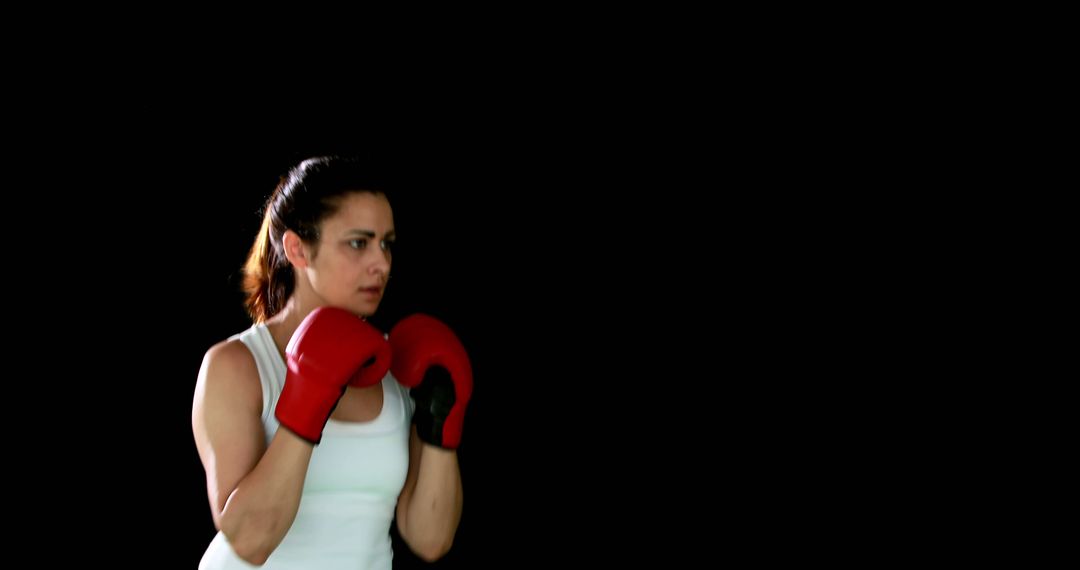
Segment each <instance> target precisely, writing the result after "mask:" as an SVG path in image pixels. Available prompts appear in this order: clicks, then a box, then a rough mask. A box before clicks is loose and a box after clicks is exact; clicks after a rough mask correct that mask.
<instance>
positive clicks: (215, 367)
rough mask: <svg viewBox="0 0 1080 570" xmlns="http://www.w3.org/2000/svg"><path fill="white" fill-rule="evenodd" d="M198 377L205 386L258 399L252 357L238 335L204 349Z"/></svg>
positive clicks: (256, 377) (256, 379)
mask: <svg viewBox="0 0 1080 570" xmlns="http://www.w3.org/2000/svg"><path fill="white" fill-rule="evenodd" d="M199 376H200V379H201V380H202V381H203V382H204V383H205V384H206V385H207V388H208V389H212V390H215V391H219V390H223V391H227V392H230V393H233V394H236V395H242V394H243V393H250V395H252V396H257V397H258V398H259V400H260V401H261V395H260V394H261V390H262V388H261V386H260V384H259V368H258V365H256V363H255V356H254V355H253V354H251V350H249V349H248V347H247V345H245V344H244V343H243V341H241V340H240V339H239V338H236V337H230V338H228V339H225V340H223V341H221V342H219V343H217V344H215V345H214V346H211V347H210V348H209V349H207V351H206V354H205V355H204V356H203V362H202V373H201V374H199Z"/></svg>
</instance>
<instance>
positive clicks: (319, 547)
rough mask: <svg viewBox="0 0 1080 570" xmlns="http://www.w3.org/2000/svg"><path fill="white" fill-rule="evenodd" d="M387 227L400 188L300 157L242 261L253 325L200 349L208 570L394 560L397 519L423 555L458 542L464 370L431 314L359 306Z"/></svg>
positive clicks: (374, 279)
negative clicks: (392, 197)
mask: <svg viewBox="0 0 1080 570" xmlns="http://www.w3.org/2000/svg"><path fill="white" fill-rule="evenodd" d="M393 241H394V219H393V212H392V210H391V207H390V202H389V201H388V199H387V196H386V194H385V193H384V192H383V191H382V190H380V189H379V188H377V187H373V186H371V185H370V184H368V183H367V182H365V179H364V175H363V172H362V171H361V168H360V166H359V165H358V164H357V163H355V162H351V161H346V160H342V159H337V158H327V157H320V158H312V159H308V160H305V161H303V162H301V163H300V164H299V165H297V166H296V167H295V168H293V169H292V170H291V171H290V172H289V173H288V175H287V176H285V177H284V178H283V179H282V180H281V182H280V183H279V184H278V187H277V189H276V190H275V191H274V193H273V195H272V196H271V197H270V199H269V200H268V202H267V204H266V211H265V215H264V218H263V224H262V227H261V229H260V230H259V234H258V235H257V237H256V240H255V243H254V245H253V247H252V249H251V252H250V255H249V257H248V260H247V263H246V265H245V269H244V273H245V281H244V286H245V291H246V293H247V301H246V304H247V308H248V311H249V313H250V314H251V316H252V318H253V320H254V325H253V326H252V327H251V328H250V329H248V330H246V331H244V332H242V333H239V334H237V335H234V336H232V337H230V338H229V339H227V340H225V341H223V342H221V343H218V344H216V345H215V346H213V347H211V348H210V349H209V350H208V351H207V352H206V355H205V357H204V359H203V363H202V367H201V369H200V371H199V379H198V384H197V387H196V391H195V398H194V404H193V410H192V428H193V432H194V436H195V442H196V446H197V448H198V451H199V456H200V458H201V460H202V463H203V467H204V468H205V470H206V478H207V492H208V495H209V500H210V508H211V512H212V515H213V519H214V524H215V526H216V528H217V529H218V531H219V532H218V533H217V535H216V536H215V538H214V539H213V541H212V542H211V544H210V546H209V547H208V548H207V550H206V553H205V554H204V556H203V559H202V562H201V564H200V568H203V569H207V570H210V569H230V568H250V567H251V565H263V567H264V568H268V569H284V568H321V569H333V568H352V569H358V568H380V569H389V568H391V560H392V557H393V553H392V552H391V543H390V536H389V528H390V524H391V522H392V521H393V520H394V518H395V517H396V520H397V525H398V530H399V533H400V534H401V537H402V539H403V540H404V541H405V543H406V544H408V546H409V547H410V549H412V550H413V551H414V552H415V553H416V554H417V555H418V556H419V557H421V558H423V559H425V560H428V561H433V560H436V559H438V558H439V557H441V556H442V555H443V554H445V553H446V552H447V550H448V549H449V548H450V545H451V543H452V541H453V538H454V534H455V532H456V530H457V526H458V522H459V521H460V518H461V508H462V489H461V479H460V471H459V468H458V460H457V452H456V448H457V445H458V443H459V441H460V435H461V424H462V421H463V413H464V408H465V404H466V403H467V401H468V397H469V394H470V392H471V385H472V378H471V369H470V368H469V362H468V357H467V355H466V354H465V352H464V349H463V348H462V347H461V344H460V342H458V340H457V338H456V337H455V336H454V335H453V333H452V332H450V330H449V329H448V328H446V326H445V325H443V324H442V323H440V322H438V321H436V320H435V319H432V318H430V317H426V316H423V315H416V316H413V317H408V318H406V319H404V320H403V321H402V322H401V323H399V324H398V325H396V326H395V327H394V329H393V330H391V332H390V335H389V340H387V339H386V338H385V335H382V334H381V333H379V332H378V331H375V330H374V328H372V327H371V326H370V325H369V324H367V323H366V322H365V321H364V320H363V318H364V317H367V316H370V315H371V314H373V313H374V312H375V310H376V309H377V308H378V306H379V302H380V301H381V299H382V296H383V293H384V292H385V289H386V285H387V281H388V279H389V276H390V266H391V247H392V244H393ZM387 368H389V369H390V372H391V373H390V374H386V370H387ZM409 387H412V388H413V389H412V390H411V395H410V391H409V390H407V388H409ZM414 423H415V425H413V424H414ZM282 427H284V428H286V429H281V428H282ZM418 428H419V429H418Z"/></svg>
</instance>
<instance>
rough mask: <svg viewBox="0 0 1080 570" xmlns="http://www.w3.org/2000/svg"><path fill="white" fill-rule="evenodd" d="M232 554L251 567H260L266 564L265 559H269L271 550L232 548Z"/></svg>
mask: <svg viewBox="0 0 1080 570" xmlns="http://www.w3.org/2000/svg"><path fill="white" fill-rule="evenodd" d="M233 552H235V553H236V555H237V556H239V557H240V559H241V560H243V561H244V562H247V563H248V564H251V565H252V566H262V565H263V564H266V561H267V559H269V558H270V554H271V552H273V551H271V550H266V549H265V548H237V547H235V546H234V547H233Z"/></svg>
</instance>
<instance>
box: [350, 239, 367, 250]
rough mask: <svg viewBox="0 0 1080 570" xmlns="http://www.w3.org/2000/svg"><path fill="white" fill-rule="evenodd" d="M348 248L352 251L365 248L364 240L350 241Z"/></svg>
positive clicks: (365, 242)
mask: <svg viewBox="0 0 1080 570" xmlns="http://www.w3.org/2000/svg"><path fill="white" fill-rule="evenodd" d="M349 247H351V248H353V249H364V248H366V247H367V240H366V239H351V240H349Z"/></svg>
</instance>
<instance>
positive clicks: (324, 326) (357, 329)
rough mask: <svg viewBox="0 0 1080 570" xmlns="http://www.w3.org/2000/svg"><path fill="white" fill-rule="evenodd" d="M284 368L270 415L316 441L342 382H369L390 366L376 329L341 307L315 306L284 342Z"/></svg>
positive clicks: (385, 346)
mask: <svg viewBox="0 0 1080 570" xmlns="http://www.w3.org/2000/svg"><path fill="white" fill-rule="evenodd" d="M285 356H286V361H287V364H288V371H287V372H286V373H285V387H284V388H283V389H282V391H281V396H280V397H279V398H278V403H277V407H276V408H275V409H274V416H275V417H276V418H277V420H278V422H279V423H281V425H283V426H285V427H287V428H289V430H291V431H292V432H293V433H295V434H296V435H298V436H300V437H302V438H304V439H306V440H307V441H309V442H311V443H313V444H318V443H319V442H320V441H321V440H322V432H323V428H324V427H326V421H327V420H328V419H330V414H331V413H333V411H334V408H335V407H337V404H338V400H340V399H341V396H342V395H343V394H344V393H345V388H347V387H348V386H357V387H362V386H371V385H373V384H376V383H378V382H379V381H380V380H382V378H383V376H385V375H386V371H387V369H389V367H390V345H389V344H388V343H387V342H386V339H384V338H383V335H382V333H381V332H379V331H378V329H376V328H375V327H373V326H371V325H370V324H368V323H367V322H365V321H363V320H362V319H361V318H360V317H358V316H356V315H354V314H352V313H350V312H348V311H346V310H343V309H337V308H334V307H319V308H317V309H315V310H314V311H312V312H311V313H310V314H309V315H308V316H307V317H306V318H305V319H304V320H303V322H301V323H300V326H299V327H298V328H297V329H296V332H294V333H293V335H292V338H290V339H289V344H288V345H287V346H286V347H285Z"/></svg>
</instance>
